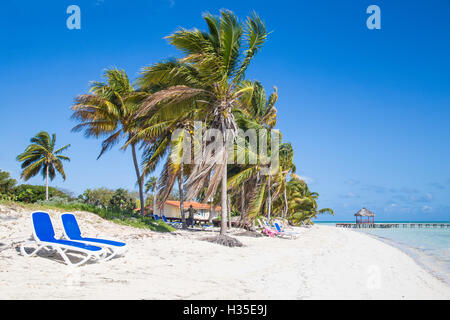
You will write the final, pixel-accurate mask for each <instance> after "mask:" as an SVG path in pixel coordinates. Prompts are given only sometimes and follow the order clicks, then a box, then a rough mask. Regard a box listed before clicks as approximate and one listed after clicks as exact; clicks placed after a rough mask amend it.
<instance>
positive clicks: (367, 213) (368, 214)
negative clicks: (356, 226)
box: [355, 208, 375, 217]
mask: <svg viewBox="0 0 450 320" xmlns="http://www.w3.org/2000/svg"><path fill="white" fill-rule="evenodd" d="M355 216H360V217H375V213H373V212H372V211H370V210H367V209H366V208H362V209H361V210H359V211H358V212H357V213H355Z"/></svg>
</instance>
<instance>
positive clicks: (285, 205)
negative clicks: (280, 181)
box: [283, 186, 288, 219]
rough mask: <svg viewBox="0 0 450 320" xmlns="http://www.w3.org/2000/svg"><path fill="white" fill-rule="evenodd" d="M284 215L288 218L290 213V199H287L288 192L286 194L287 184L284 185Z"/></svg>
mask: <svg viewBox="0 0 450 320" xmlns="http://www.w3.org/2000/svg"><path fill="white" fill-rule="evenodd" d="M283 193H284V215H283V218H285V219H286V218H287V213H288V200H287V194H286V186H285V187H284V192H283Z"/></svg>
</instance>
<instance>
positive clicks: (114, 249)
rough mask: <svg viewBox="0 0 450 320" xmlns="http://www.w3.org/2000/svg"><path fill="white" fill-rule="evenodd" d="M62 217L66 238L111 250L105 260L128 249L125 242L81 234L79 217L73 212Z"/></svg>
mask: <svg viewBox="0 0 450 320" xmlns="http://www.w3.org/2000/svg"><path fill="white" fill-rule="evenodd" d="M60 218H61V223H62V225H63V227H64V231H63V232H64V237H65V238H67V239H69V240H73V241H78V242H82V243H86V244H89V245H95V246H99V247H102V248H104V249H105V250H107V251H109V254H108V255H107V256H106V257H104V259H103V260H104V261H107V260H110V259H112V258H113V257H115V256H116V255H119V254H122V253H124V252H125V251H126V250H127V245H126V244H125V243H123V242H119V241H113V240H106V239H97V238H84V237H83V236H81V231H80V227H79V226H78V222H77V219H76V218H75V216H74V215H73V214H71V213H63V214H62V215H61V216H60Z"/></svg>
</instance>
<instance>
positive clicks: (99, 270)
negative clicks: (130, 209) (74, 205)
mask: <svg viewBox="0 0 450 320" xmlns="http://www.w3.org/2000/svg"><path fill="white" fill-rule="evenodd" d="M29 215H30V211H28V210H25V209H19V208H16V207H10V206H5V205H0V299H449V298H450V287H449V286H447V285H446V284H445V283H444V282H442V281H440V280H439V279H437V278H435V277H434V276H432V275H431V274H429V273H428V272H427V271H425V270H424V269H423V268H422V267H420V266H419V265H418V264H416V263H415V262H414V260H412V259H411V258H410V257H409V256H408V255H406V254H404V253H403V252H401V251H400V250H398V249H397V248H394V247H391V246H389V245H388V244H385V243H383V242H381V241H379V240H376V239H374V238H371V237H369V236H367V235H364V234H361V233H357V232H355V231H352V230H344V229H338V228H335V227H330V226H317V225H315V226H313V227H311V228H295V230H296V231H298V232H299V233H300V236H299V237H298V238H297V239H295V240H289V239H281V238H269V237H261V238H252V237H248V236H236V237H237V238H238V239H239V240H240V241H241V242H242V243H243V244H244V245H245V246H244V247H242V248H228V247H223V246H220V245H217V244H213V243H209V242H206V241H203V240H202V239H203V238H206V237H210V236H211V235H213V233H214V232H207V231H198V232H193V231H177V232H175V233H172V234H167V233H165V234H164V233H157V232H152V231H149V230H143V229H136V228H132V227H127V226H122V225H117V224H115V223H112V222H110V221H106V220H103V219H101V218H100V217H98V216H96V215H95V214H92V213H86V212H76V213H75V215H76V216H77V219H78V221H79V223H80V227H81V230H82V231H83V232H84V235H86V236H91V237H104V238H110V239H111V238H112V239H118V240H122V241H124V242H126V243H127V244H128V245H129V251H128V252H127V253H126V254H125V256H123V257H118V258H114V259H112V260H110V261H107V262H103V263H98V262H92V263H88V264H86V265H83V266H81V267H69V266H67V265H66V264H64V263H63V262H62V259H61V258H60V257H59V255H57V254H56V255H53V256H44V255H39V256H34V257H23V256H21V255H20V254H19V251H18V249H17V245H18V244H19V243H20V242H21V241H24V240H27V239H29V238H30V235H31V232H32V231H31V224H30V219H29ZM50 215H51V217H52V221H53V224H54V227H55V229H56V234H57V236H58V235H61V234H62V233H61V229H60V225H59V220H58V215H59V213H58V212H53V211H51V212H50ZM239 232H242V230H233V231H232V232H231V233H230V235H233V234H236V233H239Z"/></svg>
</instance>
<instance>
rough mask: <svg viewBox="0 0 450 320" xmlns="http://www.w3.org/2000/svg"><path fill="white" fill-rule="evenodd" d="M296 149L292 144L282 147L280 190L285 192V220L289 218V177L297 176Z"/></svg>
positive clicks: (285, 144)
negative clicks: (291, 175) (289, 175)
mask: <svg viewBox="0 0 450 320" xmlns="http://www.w3.org/2000/svg"><path fill="white" fill-rule="evenodd" d="M295 171H296V167H295V164H294V149H293V148H292V145H291V144H290V143H283V144H281V146H280V171H279V173H280V175H279V178H280V180H281V181H280V188H281V189H282V190H283V200H284V209H283V218H286V217H287V213H288V208H289V203H288V198H287V183H288V181H287V177H288V174H289V173H292V174H295Z"/></svg>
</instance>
